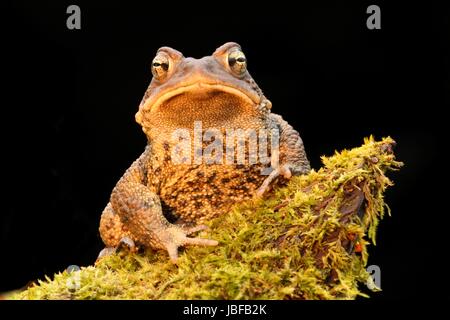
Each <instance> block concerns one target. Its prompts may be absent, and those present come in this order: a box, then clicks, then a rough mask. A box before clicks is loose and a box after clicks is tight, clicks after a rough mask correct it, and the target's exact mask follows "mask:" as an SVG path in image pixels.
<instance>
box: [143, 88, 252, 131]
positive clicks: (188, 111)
mask: <svg viewBox="0 0 450 320" xmlns="http://www.w3.org/2000/svg"><path fill="white" fill-rule="evenodd" d="M259 100H260V97H259V96H258V95H256V94H251V93H250V94H247V93H246V92H245V91H242V90H239V89H237V88H234V87H231V86H227V85H224V84H217V83H215V84H210V83H204V82H197V83H194V84H189V85H186V86H181V87H177V88H175V89H172V90H170V91H168V92H165V93H163V94H161V95H160V96H159V97H157V98H156V100H154V102H152V101H147V102H146V103H145V105H144V106H143V111H144V113H145V114H148V115H150V114H151V115H152V116H151V117H157V118H160V119H161V117H162V118H164V119H166V120H171V121H172V123H179V124H181V123H188V122H192V121H196V120H203V121H206V120H211V121H212V120H213V119H214V120H215V121H219V120H220V121H227V120H229V119H231V118H235V117H238V116H240V115H241V116H242V114H253V113H254V112H256V108H255V106H256V105H258V104H259V102H260V101H259Z"/></svg>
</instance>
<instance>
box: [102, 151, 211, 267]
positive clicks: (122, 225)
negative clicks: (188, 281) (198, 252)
mask: <svg viewBox="0 0 450 320" xmlns="http://www.w3.org/2000/svg"><path fill="white" fill-rule="evenodd" d="M148 150H149V149H146V151H145V152H144V153H143V154H142V155H141V157H140V158H139V159H138V160H136V161H135V162H134V163H133V164H132V165H131V167H130V168H128V170H127V171H126V172H125V174H124V175H123V176H122V178H121V179H120V180H119V182H118V183H117V184H116V186H115V187H114V189H113V192H112V194H111V198H110V203H111V205H110V206H107V209H105V212H104V213H103V215H104V216H103V215H102V220H104V223H101V226H100V229H101V230H100V232H101V233H102V239H103V240H104V241H105V243H106V244H107V246H116V245H119V244H120V243H121V239H123V238H124V237H127V236H128V237H129V238H130V239H131V240H133V241H136V242H137V243H138V244H139V245H141V246H144V247H151V248H154V249H165V250H167V252H168V253H169V256H170V259H171V260H172V261H173V262H174V263H176V262H177V258H178V248H179V247H181V246H185V245H203V246H215V245H217V244H218V242H217V241H214V240H210V239H201V238H191V237H187V236H188V235H189V234H191V233H193V232H196V231H199V230H202V228H203V227H202V226H197V227H193V228H186V227H183V226H178V225H174V224H171V223H169V221H167V219H166V218H165V216H164V215H163V212H162V207H161V201H160V199H159V196H158V195H157V194H156V193H154V192H153V191H152V190H151V189H150V188H149V187H148V186H147V184H146V181H147V177H148V171H147V166H146V164H147V163H148V161H149V159H148V157H149V151H148ZM119 218H120V219H119ZM111 230H113V231H111ZM128 231H129V233H128Z"/></svg>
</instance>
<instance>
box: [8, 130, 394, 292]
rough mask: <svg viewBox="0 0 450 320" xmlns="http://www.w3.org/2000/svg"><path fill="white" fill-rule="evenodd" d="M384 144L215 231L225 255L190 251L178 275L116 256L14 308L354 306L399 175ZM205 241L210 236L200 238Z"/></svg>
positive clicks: (155, 261) (45, 284) (343, 156)
mask: <svg viewBox="0 0 450 320" xmlns="http://www.w3.org/2000/svg"><path fill="white" fill-rule="evenodd" d="M394 144H395V143H394V141H393V140H392V139H391V138H385V139H383V140H382V141H379V142H375V141H374V140H373V138H369V139H366V140H365V141H364V145H363V146H361V147H359V148H355V149H352V150H348V151H347V150H344V151H342V152H340V153H336V154H335V155H333V156H331V157H323V158H322V161H323V168H321V169H320V170H319V171H314V170H313V171H312V172H311V173H310V174H308V175H306V176H300V177H294V178H293V179H291V181H290V182H289V184H288V185H287V186H286V187H284V188H281V189H279V190H277V191H276V192H275V194H274V195H273V196H272V197H270V198H268V199H264V200H255V201H252V202H248V203H244V204H241V205H239V206H237V207H236V208H234V210H233V211H232V212H230V214H228V215H225V216H222V217H219V218H217V219H215V220H213V221H211V222H210V224H209V225H210V229H209V230H208V231H204V234H203V236H205V237H206V236H207V237H208V238H211V239H216V240H218V241H219V242H220V245H219V246H217V247H206V248H205V247H189V248H186V249H185V250H184V251H182V252H181V253H180V259H179V264H178V266H175V265H173V264H172V263H170V261H169V259H168V257H167V255H166V253H165V252H163V251H157V252H155V251H147V252H145V253H144V254H142V253H141V254H130V253H127V252H122V253H118V254H116V255H112V256H109V257H106V258H104V259H102V260H101V261H99V262H98V263H97V264H96V265H95V266H88V267H83V268H81V270H80V271H76V272H71V273H68V272H67V271H64V272H62V273H59V274H56V275H55V276H54V277H53V280H51V279H49V278H47V280H45V281H39V283H38V284H36V285H35V286H33V287H31V288H29V289H27V290H26V291H23V292H21V293H18V294H16V295H15V296H14V297H13V298H16V299H353V298H355V297H356V296H358V295H363V294H362V293H361V291H360V288H359V287H358V285H359V284H365V283H366V281H367V280H368V279H369V278H370V276H369V274H368V273H367V272H366V269H365V265H366V263H367V258H368V251H367V249H368V246H369V244H370V243H375V235H376V230H377V225H378V222H379V220H380V219H381V218H383V215H384V213H385V210H386V208H387V206H386V205H385V203H384V200H383V193H384V191H385V189H386V188H387V187H388V186H390V185H392V183H391V181H390V180H389V179H388V178H387V177H386V175H385V172H386V171H388V170H393V169H397V168H399V167H400V166H401V165H402V164H401V163H400V162H397V161H395V157H394V154H393V152H392V147H393V145H394ZM200 236H202V234H200Z"/></svg>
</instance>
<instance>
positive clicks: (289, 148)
mask: <svg viewBox="0 0 450 320" xmlns="http://www.w3.org/2000/svg"><path fill="white" fill-rule="evenodd" d="M270 117H271V118H270V120H271V121H272V123H273V125H274V127H275V128H277V129H278V130H279V133H280V142H279V150H278V152H272V155H271V166H272V168H273V171H272V172H271V173H270V174H269V176H267V178H266V179H265V180H264V181H263V183H262V184H261V186H260V187H259V188H258V190H257V191H256V197H262V196H263V195H264V194H265V193H266V192H267V191H268V190H269V189H270V187H271V186H272V184H273V183H274V181H276V180H277V178H278V177H280V176H282V177H284V178H285V179H290V178H291V176H292V175H301V174H306V173H308V172H309V171H310V170H311V167H310V165H309V161H308V158H307V157H306V152H305V148H304V146H303V141H302V139H301V138H300V135H299V134H298V132H297V131H296V130H295V129H294V128H292V126H291V125H290V124H289V123H287V122H286V121H284V120H283V118H282V117H281V116H279V115H276V114H271V115H270Z"/></svg>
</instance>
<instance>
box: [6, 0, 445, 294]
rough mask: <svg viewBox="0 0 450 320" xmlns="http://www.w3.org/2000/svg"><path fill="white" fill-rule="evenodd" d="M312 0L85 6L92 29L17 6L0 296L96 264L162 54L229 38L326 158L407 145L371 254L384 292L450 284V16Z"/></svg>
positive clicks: (38, 6)
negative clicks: (449, 238)
mask: <svg viewBox="0 0 450 320" xmlns="http://www.w3.org/2000/svg"><path fill="white" fill-rule="evenodd" d="M304 2H308V3H303V4H300V5H298V6H297V7H294V6H292V5H290V6H289V5H287V4H282V3H281V2H278V1H277V2H273V3H268V4H266V5H261V4H254V5H248V6H244V5H243V3H240V2H232V1H230V2H220V3H219V2H217V3H216V5H214V4H213V2H209V3H205V4H202V5H200V4H194V3H193V2H185V3H184V5H179V4H175V3H173V2H168V1H167V2H164V1H163V2H161V1H158V2H147V3H146V4H145V5H144V4H137V3H134V4H132V3H130V2H122V3H121V2H117V1H109V2H108V3H105V4H103V5H100V4H98V5H92V4H91V5H88V4H81V3H78V4H79V5H80V7H81V15H82V16H81V17H82V18H81V19H82V22H81V23H82V28H81V30H68V29H67V28H66V18H67V16H68V15H67V14H66V8H67V6H68V5H69V4H72V3H64V2H62V1H61V2H60V3H58V4H57V3H56V1H55V4H51V5H50V4H45V3H42V2H40V3H33V2H27V3H24V2H21V1H16V2H14V3H9V4H8V5H6V6H5V7H4V8H3V9H2V12H1V13H2V17H1V18H2V24H3V25H4V27H3V28H2V30H3V31H6V32H4V35H3V36H2V38H1V42H2V49H1V50H2V52H3V53H4V54H6V58H4V60H3V67H2V68H3V72H2V75H3V77H4V78H5V81H4V82H3V83H4V84H3V89H4V90H2V91H4V93H3V94H2V100H1V101H2V117H1V119H2V126H1V130H2V142H3V143H2V149H1V150H2V160H3V161H6V164H5V165H4V166H2V168H3V173H2V185H3V188H2V190H4V191H2V192H1V204H2V206H1V209H0V211H1V213H0V223H1V224H0V240H1V242H0V243H1V244H2V250H1V253H0V257H1V258H0V259H1V260H0V261H1V264H0V292H1V291H5V290H11V289H14V288H19V287H21V286H23V285H25V284H26V283H27V282H28V281H29V280H34V279H37V278H42V277H43V276H44V275H46V274H47V275H51V274H53V273H54V272H57V271H62V270H64V269H65V268H66V267H67V266H68V265H71V264H77V265H83V266H84V265H88V264H92V263H93V262H94V261H95V258H96V256H97V254H98V252H99V251H100V250H101V249H102V242H101V240H100V237H99V234H98V225H99V218H100V214H101V212H102V210H103V208H104V206H105V205H106V203H107V201H108V198H109V195H110V192H111V190H112V188H113V187H114V185H115V183H116V182H117V180H118V179H119V178H120V176H121V175H122V173H123V172H124V170H125V169H126V168H127V167H128V166H129V165H130V164H131V163H132V161H134V160H135V159H136V158H137V156H138V155H139V154H140V153H141V152H142V150H143V149H144V146H145V143H146V139H145V136H144V134H143V133H142V131H141V129H140V127H139V126H138V125H137V124H136V123H135V121H134V114H135V112H136V111H137V107H138V104H139V102H140V100H141V98H142V96H143V93H144V91H145V89H146V87H147V85H148V83H149V81H150V79H151V73H150V62H151V60H152V58H153V56H154V54H155V52H156V50H157V49H158V48H159V47H160V46H163V45H167V46H171V47H174V48H176V49H178V50H180V51H181V52H183V53H184V55H185V56H193V57H202V56H205V55H210V54H211V53H212V52H213V51H214V50H215V48H216V47H218V46H220V45H221V44H223V43H225V42H227V41H235V42H238V43H240V44H241V46H242V47H243V50H244V52H245V54H246V56H247V59H248V61H249V71H250V73H251V74H252V76H253V78H254V79H255V80H256V81H257V83H258V84H259V86H260V87H261V88H262V89H263V91H264V92H265V94H266V96H267V97H268V98H269V99H270V100H271V101H272V102H273V109H272V110H273V112H275V113H279V114H281V115H283V117H284V118H285V119H287V120H288V121H289V122H290V123H291V124H292V125H293V126H294V127H295V128H296V129H297V130H298V131H299V132H300V134H301V136H302V138H303V140H304V142H305V147H306V151H307V153H308V157H309V159H310V161H311V163H312V166H313V167H314V168H319V167H320V156H321V155H323V154H326V155H329V154H332V153H333V152H334V150H340V149H343V148H350V147H355V146H359V145H360V144H361V143H362V140H363V137H365V136H368V135H370V134H373V135H375V137H377V138H381V137H383V136H388V135H390V136H392V137H393V138H394V139H395V140H396V141H397V143H398V146H397V148H396V153H397V155H398V159H399V160H401V161H404V162H405V164H406V166H405V167H404V168H403V169H402V170H401V171H400V172H397V173H393V174H391V175H390V176H391V177H392V178H393V180H394V181H395V183H396V185H395V186H394V187H393V188H391V189H390V190H388V192H387V194H386V199H387V202H388V204H389V205H390V207H391V209H392V217H390V218H389V217H387V218H386V219H385V220H384V221H383V222H382V223H381V225H380V228H379V233H378V241H377V246H375V247H372V248H371V256H370V260H369V264H377V265H379V266H380V267H381V272H382V275H381V277H382V279H381V281H382V288H383V292H381V293H377V294H373V295H372V296H373V297H374V298H375V299H387V298H402V297H403V298H404V297H407V298H413V297H425V298H433V297H439V295H438V294H437V293H435V292H434V291H431V290H435V289H444V290H445V291H446V290H447V289H446V283H445V281H447V278H448V272H447V271H446V265H445V263H444V261H445V260H444V259H445V256H446V255H447V254H448V249H445V243H444V242H443V241H444V240H443V239H441V238H440V236H441V235H442V233H441V232H442V231H445V230H444V229H442V230H441V229H440V227H441V226H445V218H446V215H448V209H445V207H444V206H443V203H444V201H445V188H443V187H441V186H440V185H441V184H442V182H445V179H446V177H447V169H446V168H447V167H448V165H447V162H448V160H447V158H446V157H445V156H444V155H443V154H442V153H445V150H446V149H447V144H446V142H445V139H444V137H445V135H444V132H446V131H447V130H446V129H447V128H446V125H447V123H448V117H446V116H444V111H445V108H447V107H448V106H449V99H448V90H449V85H450V81H449V76H448V70H449V69H448V68H449V52H448V46H447V44H446V43H447V42H448V40H449V39H450V37H449V35H448V33H447V31H448V28H449V17H448V15H443V11H442V10H441V9H440V8H438V7H433V6H432V5H430V4H428V5H425V4H422V5H413V4H410V3H409V4H408V3H405V4H398V5H397V6H394V5H393V4H386V3H381V2H380V1H374V2H373V3H364V2H362V1H346V2H345V3H344V1H340V2H329V3H327V4H324V3H320V4H319V3H317V2H316V1H304ZM391 2H392V1H391ZM75 3H76V2H75ZM369 4H378V5H379V6H380V7H381V12H382V29H381V30H368V29H367V28H366V19H367V17H368V14H366V8H367V6H368V5H369ZM5 84H6V86H5ZM445 94H447V97H445ZM440 139H442V140H440ZM445 274H447V276H446V275H445ZM444 294H445V296H447V297H448V296H449V294H448V293H444Z"/></svg>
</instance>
